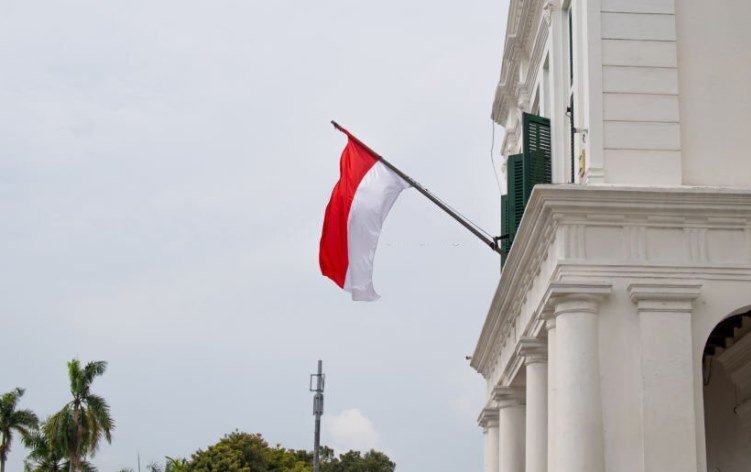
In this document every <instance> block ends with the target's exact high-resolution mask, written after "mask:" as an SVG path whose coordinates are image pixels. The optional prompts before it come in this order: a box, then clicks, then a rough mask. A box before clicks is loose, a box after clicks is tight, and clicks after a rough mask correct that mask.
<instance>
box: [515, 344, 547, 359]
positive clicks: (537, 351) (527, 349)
mask: <svg viewBox="0 0 751 472" xmlns="http://www.w3.org/2000/svg"><path fill="white" fill-rule="evenodd" d="M516 355H517V356H519V357H521V358H523V359H524V365H530V364H540V363H545V362H547V361H548V345H547V343H546V342H545V341H543V340H541V339H536V338H531V337H526V338H522V339H520V340H519V344H518V345H517V347H516Z"/></svg>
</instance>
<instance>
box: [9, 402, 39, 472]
mask: <svg viewBox="0 0 751 472" xmlns="http://www.w3.org/2000/svg"><path fill="white" fill-rule="evenodd" d="M24 392H25V390H24V389H22V388H17V389H15V390H11V391H10V392H8V393H5V394H3V396H1V397H0V472H5V461H7V460H8V452H10V443H11V442H12V441H13V433H14V432H16V431H17V432H18V433H20V434H21V437H23V438H25V437H27V436H28V435H29V434H30V433H31V431H32V430H34V429H36V428H37V427H38V426H39V419H38V418H37V415H35V414H34V412H33V411H31V410H16V407H17V406H18V401H19V400H20V399H21V397H22V396H23V394H24Z"/></svg>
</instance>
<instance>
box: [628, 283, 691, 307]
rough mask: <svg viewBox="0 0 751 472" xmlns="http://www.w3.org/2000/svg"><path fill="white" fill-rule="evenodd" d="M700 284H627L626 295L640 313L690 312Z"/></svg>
mask: <svg viewBox="0 0 751 472" xmlns="http://www.w3.org/2000/svg"><path fill="white" fill-rule="evenodd" d="M701 287H702V286H701V284H687V285H672V284H642V283H633V284H630V285H629V286H628V295H629V297H631V301H632V302H634V303H635V304H636V306H637V311H638V312H639V313H640V314H641V313H686V312H688V313H690V312H691V310H692V306H693V301H694V300H696V299H697V298H698V297H699V295H700V294H701Z"/></svg>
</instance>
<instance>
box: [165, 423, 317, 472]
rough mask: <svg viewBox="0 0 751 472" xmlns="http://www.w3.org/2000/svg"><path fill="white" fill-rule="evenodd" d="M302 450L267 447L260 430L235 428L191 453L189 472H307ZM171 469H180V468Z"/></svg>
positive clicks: (177, 471)
mask: <svg viewBox="0 0 751 472" xmlns="http://www.w3.org/2000/svg"><path fill="white" fill-rule="evenodd" d="M308 455H309V456H310V457H311V458H312V455H310V454H309V453H307V452H306V451H292V450H289V449H285V448H283V447H281V446H279V445H277V446H275V447H270V446H269V444H268V443H267V442H266V441H265V440H264V439H263V437H262V436H261V435H260V434H248V433H241V432H239V431H235V432H233V433H230V434H228V435H226V436H224V437H223V438H222V439H221V440H220V441H219V442H218V443H216V444H214V445H213V446H210V447H209V448H208V449H206V450H205V451H204V450H199V451H197V452H196V453H195V454H193V456H192V457H191V460H190V462H189V464H188V467H187V469H185V470H186V471H189V472H310V470H311V469H310V465H309V464H308V463H307V461H306V459H307V458H308V457H307V456H308ZM175 472H182V470H181V469H178V470H176V471H175Z"/></svg>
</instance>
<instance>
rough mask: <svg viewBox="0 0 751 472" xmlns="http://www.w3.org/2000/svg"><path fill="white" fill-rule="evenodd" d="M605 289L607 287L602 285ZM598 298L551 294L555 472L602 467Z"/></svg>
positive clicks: (596, 470) (600, 471)
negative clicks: (553, 313) (553, 327)
mask: <svg viewBox="0 0 751 472" xmlns="http://www.w3.org/2000/svg"><path fill="white" fill-rule="evenodd" d="M608 290H609V289H608ZM599 300H600V297H599V296H596V295H589V294H581V293H578V294H574V293H569V294H566V295H562V296H559V297H556V299H555V301H554V303H555V325H556V327H555V329H556V340H555V342H556V356H557V359H556V366H555V368H556V384H557V385H556V397H557V398H556V405H555V410H556V411H555V414H556V431H555V435H556V445H555V447H556V449H555V452H556V465H555V469H556V472H603V471H604V470H605V453H604V444H603V441H604V439H603V429H602V399H601V395H600V367H599V352H598V351H599V349H598V327H597V313H598V303H599Z"/></svg>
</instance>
